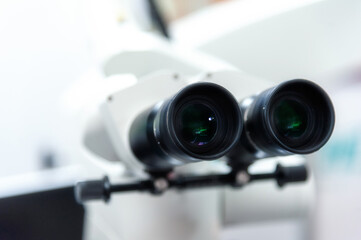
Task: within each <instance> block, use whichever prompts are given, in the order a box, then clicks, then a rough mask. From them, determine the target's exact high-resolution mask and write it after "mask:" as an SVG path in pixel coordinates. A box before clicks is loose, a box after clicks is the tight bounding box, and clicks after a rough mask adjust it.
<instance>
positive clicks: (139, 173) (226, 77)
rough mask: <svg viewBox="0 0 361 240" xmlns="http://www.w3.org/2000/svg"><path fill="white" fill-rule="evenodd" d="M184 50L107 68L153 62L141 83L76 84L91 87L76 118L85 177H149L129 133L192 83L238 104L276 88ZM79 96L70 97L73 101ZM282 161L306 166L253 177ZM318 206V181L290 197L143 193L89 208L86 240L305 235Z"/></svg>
mask: <svg viewBox="0 0 361 240" xmlns="http://www.w3.org/2000/svg"><path fill="white" fill-rule="evenodd" d="M178 51H179V49H178V50H176V48H174V47H169V46H167V44H164V45H163V47H162V48H160V49H153V50H152V51H143V52H134V53H132V52H120V53H119V54H116V55H115V56H114V57H112V58H110V60H109V61H108V62H106V63H105V65H104V68H105V69H107V67H108V69H109V66H112V68H113V69H116V67H115V66H117V64H120V65H118V66H119V69H121V71H125V70H124V69H122V65H121V63H123V62H126V61H127V60H129V61H132V62H128V66H133V64H134V66H137V67H134V68H135V69H137V71H138V72H141V73H144V72H146V70H147V69H146V68H147V67H148V66H147V65H146V64H145V63H143V64H142V61H143V60H144V56H148V57H150V58H151V59H152V64H153V69H154V71H151V72H149V74H145V76H144V77H139V78H137V77H135V76H134V75H130V74H117V73H115V74H109V75H108V76H107V77H101V76H100V75H99V76H100V77H99V78H97V80H94V81H88V82H83V83H82V84H79V85H78V88H77V89H79V90H80V89H84V88H85V87H86V86H88V89H89V92H91V93H92V94H89V95H88V96H89V98H86V97H85V98H84V99H83V100H82V101H84V102H87V104H86V105H88V106H84V107H83V110H82V111H80V112H81V114H80V115H79V116H78V119H79V121H80V122H81V123H80V125H83V127H81V129H83V132H82V133H81V134H80V135H79V137H81V139H79V142H78V144H79V145H78V146H79V148H80V149H81V151H80V155H81V156H82V159H84V161H83V165H84V167H83V170H85V171H84V174H83V175H84V178H94V177H101V176H103V175H108V176H109V178H110V179H111V181H112V182H116V183H120V182H129V181H131V180H134V179H144V178H146V177H147V174H146V173H145V172H144V169H143V168H144V166H142V164H141V162H140V161H139V160H138V159H137V158H136V157H135V156H134V154H133V152H132V150H131V148H130V144H129V131H130V126H131V124H132V122H133V121H134V119H135V118H136V117H137V116H138V115H139V114H140V113H141V112H142V111H144V110H145V109H147V108H149V107H150V106H152V105H154V104H156V103H158V102H160V101H163V100H165V99H167V98H169V97H171V96H172V95H174V94H175V93H176V92H178V91H179V90H180V89H182V88H184V87H185V86H187V85H189V84H191V83H195V82H212V83H216V84H219V85H221V86H223V87H225V88H226V89H227V90H229V91H230V92H231V93H232V94H233V95H234V96H235V97H236V99H237V101H240V100H241V99H243V98H245V97H247V96H249V95H252V94H255V93H258V92H260V91H262V90H265V89H267V88H269V87H271V86H272V85H273V84H272V83H271V82H268V81H266V80H263V79H260V78H257V77H253V76H250V75H248V74H246V73H244V72H241V71H239V70H235V69H234V68H233V67H231V66H229V65H227V64H226V63H223V62H221V61H219V60H216V59H213V58H211V57H209V58H208V57H207V56H205V55H202V54H200V53H196V52H194V53H187V55H186V56H184V54H177V52H178ZM132 54H133V57H132V58H129V56H131V55H132ZM134 56H136V57H134ZM201 60H203V61H201ZM199 61H201V63H202V64H199V63H200V62H199ZM207 63H209V65H208V66H209V67H207V66H206V65H207ZM169 64H171V65H173V66H174V68H173V69H164V67H163V66H164V65H165V66H169ZM200 65H201V66H200ZM189 66H191V67H189ZM144 68H145V69H144ZM179 69H180V70H179ZM220 69H223V70H220ZM177 70H178V71H177ZM195 73H197V74H195ZM133 74H135V75H137V73H136V72H135V73H134V72H133ZM93 77H94V74H93ZM83 87H84V88H83ZM76 92H77V91H76V90H74V91H73V93H72V94H70V95H71V96H75V95H76ZM86 99H88V100H86ZM277 162H281V163H282V164H284V165H285V166H290V165H299V164H302V163H304V160H303V158H301V157H299V156H290V157H280V158H270V159H267V160H260V161H259V162H258V163H256V164H254V166H252V167H251V168H250V171H251V172H260V171H261V172H272V171H274V169H275V166H276V163H277ZM228 170H229V168H228V166H227V165H226V163H225V161H224V160H223V159H220V160H217V161H210V162H209V161H207V162H200V163H192V164H188V165H185V166H181V167H176V168H175V171H176V172H178V173H186V174H207V173H224V172H226V171H228ZM312 199H313V182H312V181H308V182H307V183H303V184H295V185H290V186H287V187H286V189H284V190H279V189H278V188H277V186H276V183H275V182H274V181H268V182H264V183H257V184H255V185H252V184H251V185H249V186H246V187H245V188H242V189H232V188H230V187H224V188H209V189H200V190H199V189H196V190H182V191H177V190H169V191H167V192H165V193H164V194H163V195H161V196H152V195H150V194H149V193H137V192H132V193H120V194H114V196H112V198H111V200H110V202H109V203H108V204H105V203H103V202H90V203H87V204H86V208H87V211H88V213H87V221H86V239H99V237H102V239H139V240H141V239H182V240H183V239H222V238H223V235H224V233H223V231H224V229H225V228H227V226H234V225H237V224H241V223H247V222H251V223H252V222H253V223H255V222H265V221H269V220H271V221H276V220H280V221H282V220H286V219H293V220H296V221H297V222H298V223H300V229H303V228H304V227H305V222H306V220H307V217H308V211H309V207H310V205H312V204H310V203H312ZM289 235H290V236H291V237H292V236H293V235H292V234H289ZM293 237H294V239H300V237H299V236H293Z"/></svg>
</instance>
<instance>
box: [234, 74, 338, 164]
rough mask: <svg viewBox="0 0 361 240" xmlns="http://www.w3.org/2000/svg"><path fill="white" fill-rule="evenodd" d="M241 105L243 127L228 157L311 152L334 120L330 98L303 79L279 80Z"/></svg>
mask: <svg viewBox="0 0 361 240" xmlns="http://www.w3.org/2000/svg"><path fill="white" fill-rule="evenodd" d="M250 100H251V101H250ZM246 103H247V105H246ZM241 107H242V109H243V111H244V112H245V121H244V124H245V131H244V133H243V135H242V137H241V140H240V141H239V143H238V145H237V147H236V148H235V149H234V150H233V151H232V153H231V154H230V158H231V159H232V160H231V161H242V159H243V160H245V161H248V160H254V159H257V158H265V157H272V156H283V155H290V154H308V153H312V152H315V151H317V150H319V149H320V148H321V147H322V146H323V145H324V144H325V143H326V142H327V141H328V139H329V138H330V136H331V134H332V131H333V127H334V123H335V113H334V109H333V106H332V103H331V100H330V98H329V97H328V95H327V94H326V92H325V91H324V90H323V89H322V88H321V87H319V86H318V85H316V84H315V83H313V82H310V81H307V80H301V79H296V80H291V81H287V82H284V83H281V84H279V85H278V86H276V87H273V88H271V89H268V90H266V91H264V92H262V93H260V94H259V95H257V96H255V97H253V98H250V99H248V100H247V101H246V100H244V101H243V102H242V103H241ZM235 159H238V160H235Z"/></svg>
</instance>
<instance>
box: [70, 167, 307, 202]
mask: <svg viewBox="0 0 361 240" xmlns="http://www.w3.org/2000/svg"><path fill="white" fill-rule="evenodd" d="M269 179H275V180H276V181H277V184H278V186H279V187H283V186H284V185H285V184H286V183H292V182H304V181H306V180H307V169H306V166H305V165H300V166H292V167H284V166H281V165H280V164H277V167H276V170H275V171H274V172H273V173H265V174H249V172H248V170H247V169H241V170H233V171H231V172H230V173H228V174H214V175H203V176H175V177H159V178H152V179H149V180H142V181H136V182H133V183H127V184H114V185H112V184H111V183H110V181H109V178H108V177H106V176H105V177H104V178H103V179H101V180H92V181H84V182H78V183H77V184H76V186H75V196H76V199H77V201H78V202H79V203H84V202H86V201H89V200H97V199H102V200H104V201H105V202H108V201H109V200H110V196H111V194H112V193H115V192H129V191H143V192H144V191H147V192H150V193H151V194H154V195H159V194H162V193H163V192H165V191H166V190H168V189H191V188H204V187H217V186H227V185H228V186H232V187H242V186H244V185H246V184H248V183H250V182H254V181H260V180H269Z"/></svg>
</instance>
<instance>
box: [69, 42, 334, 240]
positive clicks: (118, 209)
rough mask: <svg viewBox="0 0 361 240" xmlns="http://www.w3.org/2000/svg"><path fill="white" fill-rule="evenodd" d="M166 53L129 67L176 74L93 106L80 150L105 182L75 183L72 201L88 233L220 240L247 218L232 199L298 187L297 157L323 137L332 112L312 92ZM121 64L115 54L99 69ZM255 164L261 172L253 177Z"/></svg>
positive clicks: (298, 83)
mask: <svg viewBox="0 0 361 240" xmlns="http://www.w3.org/2000/svg"><path fill="white" fill-rule="evenodd" d="M172 50H173V48H172V47H169V48H165V49H164V48H163V49H161V50H159V49H158V50H157V51H151V52H146V53H142V54H139V55H138V56H139V57H138V58H135V59H133V61H134V64H135V63H136V62H137V63H138V66H140V68H142V67H143V68H147V66H146V65H145V64H144V63H141V61H142V57H141V56H143V57H144V56H146V55H147V54H148V55H151V56H152V58H153V59H154V62H157V61H158V62H160V63H164V62H166V63H167V64H169V63H173V62H174V66H177V67H176V68H178V69H181V71H174V70H172V69H166V70H165V69H163V65H162V64H159V66H161V67H159V69H155V71H154V72H149V73H147V74H146V75H143V76H141V77H138V76H137V74H135V76H136V77H135V78H136V80H135V81H133V82H132V83H131V84H128V86H126V87H123V88H122V89H119V90H116V89H115V90H114V91H108V92H107V94H104V96H103V97H101V99H100V101H99V102H98V103H97V106H96V109H97V110H96V111H95V112H94V114H93V116H91V117H89V119H90V118H91V119H92V120H91V121H89V124H88V126H87V127H85V128H84V134H83V135H84V136H83V146H84V148H85V149H86V151H87V152H89V153H90V155H96V156H97V157H96V159H97V160H96V162H98V163H96V164H95V165H96V167H95V168H97V169H99V170H100V172H102V173H104V175H105V176H103V177H102V178H100V179H90V180H85V181H81V182H78V183H77V185H76V187H75V195H76V198H77V200H78V202H79V203H84V204H85V205H86V206H87V209H88V210H89V215H90V217H89V218H90V219H92V220H90V221H92V222H93V223H94V224H93V225H92V226H93V228H94V226H95V225H97V226H98V227H99V225H101V226H103V228H105V229H107V230H106V232H107V234H109V232H110V233H111V234H110V235H111V236H113V237H114V236H118V237H119V238H121V239H219V231H220V229H221V228H222V226H223V225H224V222H226V223H227V221H228V222H232V223H234V222H237V221H239V220H240V219H243V218H244V217H246V216H247V214H243V213H242V211H238V210H239V209H247V205H243V204H242V199H240V198H239V197H237V194H238V193H237V192H242V191H244V190H245V189H246V188H247V187H248V186H247V185H256V184H258V183H261V182H267V181H269V180H274V181H275V182H276V185H277V186H278V187H279V188H282V187H284V186H285V185H287V184H290V185H291V184H293V183H298V184H299V183H302V182H305V181H306V180H307V178H308V176H309V174H308V170H307V167H306V165H305V162H304V160H303V158H302V157H301V156H300V155H304V154H309V153H313V152H316V151H318V150H319V149H320V148H321V147H322V146H324V144H326V142H327V141H328V139H329V138H330V136H331V134H332V130H333V127H334V122H335V113H334V109H333V106H332V103H331V100H330V98H329V97H328V95H327V93H326V92H325V91H324V90H323V89H322V88H321V87H320V86H318V85H316V84H315V83H313V82H311V81H309V80H304V79H294V80H288V81H285V82H282V83H281V84H278V85H274V84H272V83H270V82H269V81H266V80H263V79H261V78H258V77H255V76H251V75H248V74H246V73H244V72H242V71H239V70H237V69H235V68H232V67H229V66H226V67H225V65H222V63H221V64H220V63H219V62H218V61H217V60H214V59H212V58H211V57H207V56H203V55H202V54H198V53H193V54H194V57H192V56H189V55H187V56H186V57H185V56H184V54H182V53H177V51H176V50H175V51H172ZM127 57H129V52H123V53H120V54H119V55H116V56H115V57H114V58H113V59H111V60H110V61H108V65H112V64H113V65H114V64H115V65H117V63H118V62H119V63H121V62H123V60H124V59H123V58H127ZM202 58H203V59H207V61H204V62H202V63H199V59H202ZM143 59H144V58H143ZM209 63H212V64H209ZM128 65H129V66H131V65H132V64H131V63H128ZM204 65H206V67H205V68H204V67H203V66H204ZM189 66H192V67H194V68H188V67H189ZM200 66H201V67H200ZM213 66H217V67H216V68H213ZM211 68H213V69H214V70H213V71H212V70H211ZM113 69H114V67H113ZM187 70H189V71H187ZM122 71H124V70H122ZM139 71H140V72H142V69H141V70H139ZM114 75H116V74H114ZM113 77H114V76H113ZM133 78H134V76H133ZM103 84H105V82H103ZM89 153H88V156H89ZM263 161H266V162H267V161H268V163H266V164H264V165H268V166H269V167H268V169H267V168H263V170H262V167H259V166H260V165H261V166H262V165H263ZM99 162H108V163H111V164H110V165H109V164H108V166H107V167H103V166H105V165H104V164H103V165H102V164H99ZM258 163H261V164H258ZM117 165H121V166H122V167H123V168H122V169H123V170H122V171H118V173H114V172H116V171H115V168H116V167H114V169H112V167H109V166H117ZM256 165H258V171H253V170H252V169H253V168H254V167H255V166H256ZM255 168H257V167H255ZM259 169H261V171H259ZM113 170H114V171H113ZM109 175H111V176H109ZM298 184H296V185H298ZM285 191H287V189H286V190H285ZM258 194H259V193H258ZM261 195H262V194H259V195H258V196H261ZM255 196H257V195H254V196H253V198H255ZM265 197H268V196H265ZM270 200H271V199H270ZM238 201H239V205H238V206H237V205H235V202H238ZM104 202H106V203H107V204H104ZM280 202H282V201H280ZM260 211H261V210H260ZM224 218H226V220H224ZM222 219H223V220H222ZM227 219H228V220H227ZM242 221H243V220H241V221H240V222H242ZM99 228H102V227H99ZM92 231H93V230H89V232H90V233H88V235H89V236H90V235H91V232H92ZM104 234H105V233H104ZM108 238H109V239H112V237H108ZM114 239H116V237H115V238H114Z"/></svg>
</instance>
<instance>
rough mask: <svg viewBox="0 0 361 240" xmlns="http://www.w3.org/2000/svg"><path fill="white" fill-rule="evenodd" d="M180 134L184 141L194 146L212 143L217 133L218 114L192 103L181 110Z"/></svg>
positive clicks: (204, 106) (202, 105)
mask: <svg viewBox="0 0 361 240" xmlns="http://www.w3.org/2000/svg"><path fill="white" fill-rule="evenodd" d="M179 116H180V119H179V120H180V126H179V127H180V132H181V137H182V138H183V140H184V141H185V142H186V143H188V144H190V145H193V146H203V145H206V144H208V143H209V142H210V141H212V139H213V137H214V136H215V134H216V132H217V117H216V113H215V112H214V111H213V110H212V109H211V108H209V107H208V106H206V105H204V104H200V103H193V104H192V103H190V104H187V105H185V106H184V107H182V109H180V115H179Z"/></svg>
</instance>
